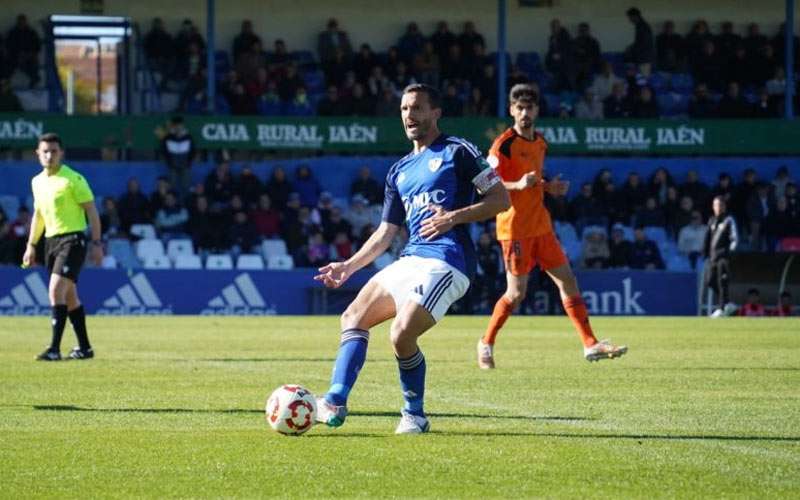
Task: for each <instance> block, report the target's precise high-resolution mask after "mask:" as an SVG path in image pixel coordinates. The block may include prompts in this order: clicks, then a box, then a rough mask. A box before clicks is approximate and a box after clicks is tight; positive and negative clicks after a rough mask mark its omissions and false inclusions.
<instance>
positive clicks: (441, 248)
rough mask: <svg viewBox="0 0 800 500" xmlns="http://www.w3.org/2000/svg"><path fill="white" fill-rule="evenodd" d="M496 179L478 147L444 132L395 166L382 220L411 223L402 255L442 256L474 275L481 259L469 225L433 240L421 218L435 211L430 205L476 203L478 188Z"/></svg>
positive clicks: (455, 206) (450, 206) (451, 207)
mask: <svg viewBox="0 0 800 500" xmlns="http://www.w3.org/2000/svg"><path fill="white" fill-rule="evenodd" d="M497 182H500V181H499V178H498V177H497V176H496V175H495V174H494V170H492V168H491V167H490V166H489V164H488V163H487V162H486V160H485V159H484V158H483V156H482V155H481V153H480V151H479V150H478V148H476V147H475V146H473V145H472V144H470V143H469V142H467V141H466V140H464V139H461V138H459V137H453V136H448V135H444V134H442V135H440V136H439V137H438V138H437V139H436V140H435V141H434V142H433V143H432V144H431V145H430V146H428V147H427V148H425V150H423V151H422V152H420V153H413V152H412V153H410V154H408V155H407V156H405V157H403V158H402V159H400V160H399V161H398V162H397V163H395V164H394V165H392V167H391V168H390V169H389V173H388V174H387V175H386V197H385V199H384V203H383V220H384V221H386V222H389V223H391V224H395V225H398V226H402V225H403V224H405V225H406V227H407V228H408V234H409V240H408V244H407V245H406V247H405V248H404V249H403V252H402V254H401V255H402V256H407V255H416V256H419V257H429V258H434V259H440V260H443V261H445V262H447V263H448V264H450V265H451V266H453V267H455V268H456V269H458V270H459V271H461V272H462V273H464V274H465V275H466V276H467V277H469V278H471V277H472V276H473V275H474V273H475V266H476V259H475V249H474V247H473V244H472V240H471V238H470V236H469V230H468V227H467V225H465V224H460V225H457V226H455V227H453V229H451V230H450V231H448V232H447V233H445V234H443V235H441V236H438V237H437V238H435V239H433V240H430V241H428V240H426V239H425V238H423V237H422V236H421V235H420V230H421V227H422V221H423V220H425V219H427V218H429V217H430V216H431V215H433V212H431V211H430V210H429V209H428V206H429V204H435V205H440V206H441V207H442V208H444V209H445V210H447V211H451V210H457V209H459V208H463V207H466V206H469V205H472V204H473V203H474V202H475V194H476V191H479V192H481V193H483V192H485V191H486V190H488V189H489V188H490V187H491V186H492V185H494V184H496V183H497Z"/></svg>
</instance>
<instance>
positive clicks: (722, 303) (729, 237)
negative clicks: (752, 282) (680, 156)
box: [703, 196, 739, 318]
mask: <svg viewBox="0 0 800 500" xmlns="http://www.w3.org/2000/svg"><path fill="white" fill-rule="evenodd" d="M711 208H712V210H713V215H712V216H711V217H710V218H709V219H708V232H707V233H706V240H705V242H704V244H703V257H704V258H705V259H706V268H705V273H704V282H705V286H706V287H707V288H710V289H711V290H712V291H713V292H714V293H715V294H716V297H717V302H718V304H719V307H718V308H717V309H716V310H714V312H712V313H711V317H712V318H719V317H721V316H730V315H732V314H734V313H735V312H736V309H737V307H736V305H735V304H733V303H732V302H730V293H729V291H728V284H729V281H730V263H729V259H730V255H731V253H732V252H733V251H735V250H736V247H737V246H738V244H739V231H738V229H737V227H736V220H735V219H734V218H733V217H732V216H730V215H728V212H727V204H726V203H725V199H724V198H723V197H722V196H715V197H714V201H713V203H712V206H711Z"/></svg>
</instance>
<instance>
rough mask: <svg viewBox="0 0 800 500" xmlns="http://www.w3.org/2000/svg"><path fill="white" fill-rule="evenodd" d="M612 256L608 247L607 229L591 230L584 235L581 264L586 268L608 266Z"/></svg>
mask: <svg viewBox="0 0 800 500" xmlns="http://www.w3.org/2000/svg"><path fill="white" fill-rule="evenodd" d="M610 257H611V251H610V250H609V248H608V242H607V241H606V233H605V230H602V231H590V232H589V234H587V235H584V238H583V248H582V251H581V259H582V263H581V264H582V267H583V268H584V269H603V268H606V267H608V260H609V258H610Z"/></svg>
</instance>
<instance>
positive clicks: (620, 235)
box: [608, 224, 633, 269]
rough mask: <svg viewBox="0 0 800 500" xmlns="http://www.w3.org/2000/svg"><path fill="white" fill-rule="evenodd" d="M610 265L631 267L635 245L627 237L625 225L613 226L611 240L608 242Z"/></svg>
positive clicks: (613, 266) (624, 267)
mask: <svg viewBox="0 0 800 500" xmlns="http://www.w3.org/2000/svg"><path fill="white" fill-rule="evenodd" d="M608 250H609V259H608V267H611V268H623V269H627V268H629V267H631V252H632V250H633V245H632V244H631V242H630V241H628V240H626V239H625V227H624V226H623V225H622V224H614V226H613V227H612V228H611V241H610V242H609V244H608Z"/></svg>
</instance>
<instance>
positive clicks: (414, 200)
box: [403, 189, 447, 218]
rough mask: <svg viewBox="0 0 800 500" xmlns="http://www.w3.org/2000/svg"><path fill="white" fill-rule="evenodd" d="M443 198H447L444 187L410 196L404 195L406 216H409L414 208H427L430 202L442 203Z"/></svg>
mask: <svg viewBox="0 0 800 500" xmlns="http://www.w3.org/2000/svg"><path fill="white" fill-rule="evenodd" d="M445 200H447V196H446V194H445V192H444V189H434V190H433V191H425V192H424V193H418V194H415V195H412V196H404V197H403V206H404V207H405V209H406V218H409V217H410V216H411V214H412V212H414V211H416V210H419V209H423V208H428V205H430V204H434V205H442V204H444V202H445Z"/></svg>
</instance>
